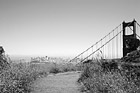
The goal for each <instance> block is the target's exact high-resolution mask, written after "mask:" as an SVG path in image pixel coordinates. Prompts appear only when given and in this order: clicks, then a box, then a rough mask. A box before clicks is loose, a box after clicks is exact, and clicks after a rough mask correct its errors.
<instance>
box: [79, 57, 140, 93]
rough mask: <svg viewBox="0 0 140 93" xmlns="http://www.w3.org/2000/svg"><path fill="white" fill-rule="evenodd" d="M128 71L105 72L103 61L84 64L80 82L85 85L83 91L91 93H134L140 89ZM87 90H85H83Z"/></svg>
mask: <svg viewBox="0 0 140 93" xmlns="http://www.w3.org/2000/svg"><path fill="white" fill-rule="evenodd" d="M126 73H127V72H126V70H122V71H121V70H119V69H116V70H109V71H104V68H103V67H102V60H101V61H100V62H99V61H96V62H93V61H91V62H90V63H86V64H84V69H83V72H82V74H81V76H80V78H79V80H78V82H79V83H81V84H83V86H82V87H81V90H84V91H86V92H89V93H132V92H134V91H136V90H137V89H139V86H138V85H137V84H136V83H135V82H137V81H138V79H137V80H136V78H131V76H130V77H129V78H128V74H126ZM83 88H85V89H83Z"/></svg>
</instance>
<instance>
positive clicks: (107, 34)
mask: <svg viewBox="0 0 140 93" xmlns="http://www.w3.org/2000/svg"><path fill="white" fill-rule="evenodd" d="M119 26H121V24H120V25H118V26H117V27H116V28H115V29H113V30H112V31H111V32H110V33H108V34H107V35H106V36H104V37H103V38H102V39H100V40H99V41H97V42H96V43H95V44H93V45H92V46H90V47H89V48H87V49H86V50H85V51H83V52H82V53H80V54H79V55H77V56H76V57H74V58H73V59H72V60H74V59H76V58H78V57H79V56H80V55H82V54H84V53H85V52H86V51H88V50H89V49H91V48H92V47H94V46H95V45H97V44H98V43H99V42H100V41H101V40H103V39H105V38H106V37H107V36H108V35H110V34H111V33H112V32H114V31H115V30H116V29H117V28H118V27H119ZM72 60H70V61H69V62H71V61H72Z"/></svg>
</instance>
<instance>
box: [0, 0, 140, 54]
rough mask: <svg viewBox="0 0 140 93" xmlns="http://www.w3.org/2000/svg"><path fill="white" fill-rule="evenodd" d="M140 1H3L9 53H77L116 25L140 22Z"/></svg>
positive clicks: (1, 28) (1, 18)
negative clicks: (133, 21)
mask: <svg viewBox="0 0 140 93" xmlns="http://www.w3.org/2000/svg"><path fill="white" fill-rule="evenodd" d="M139 9H140V0H0V45H2V46H3V47H4V49H5V51H6V54H9V55H47V56H76V55H77V54H78V53H80V52H82V51H83V50H85V49H86V48H88V47H89V46H91V45H92V44H94V43H95V42H96V41H98V40H99V39H101V38H102V37H103V36H105V35H106V34H108V33H109V32H110V31H111V30H113V29H114V28H115V27H116V26H118V25H119V24H121V23H122V22H123V21H124V20H125V21H132V20H133V19H134V18H135V19H136V20H137V22H139V23H140V10H139Z"/></svg>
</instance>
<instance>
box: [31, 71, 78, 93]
mask: <svg viewBox="0 0 140 93" xmlns="http://www.w3.org/2000/svg"><path fill="white" fill-rule="evenodd" d="M79 75H80V73H77V72H66V73H60V74H56V75H49V76H47V77H45V78H42V79H39V80H37V81H36V82H35V83H34V85H33V86H34V91H33V92H32V93H80V92H79V91H78V89H79V87H78V85H77V82H76V81H77V79H78V78H79Z"/></svg>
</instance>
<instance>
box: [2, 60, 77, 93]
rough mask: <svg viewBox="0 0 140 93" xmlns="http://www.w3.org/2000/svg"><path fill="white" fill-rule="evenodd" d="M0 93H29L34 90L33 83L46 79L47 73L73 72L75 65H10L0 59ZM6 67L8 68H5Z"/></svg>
mask: <svg viewBox="0 0 140 93" xmlns="http://www.w3.org/2000/svg"><path fill="white" fill-rule="evenodd" d="M0 62H3V64H2V65H0V68H2V69H1V70H0V93H30V92H31V91H32V90H33V89H34V88H33V87H32V84H33V82H34V81H35V80H36V79H38V78H42V77H46V76H47V75H48V74H49V73H54V74H56V73H60V72H67V71H75V70H76V68H75V65H73V64H71V63H66V64H56V63H49V62H47V63H39V64H31V63H12V62H11V63H10V64H6V63H7V61H6V60H5V59H3V58H0ZM6 65H8V66H6Z"/></svg>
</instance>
